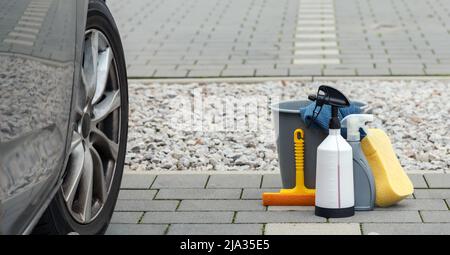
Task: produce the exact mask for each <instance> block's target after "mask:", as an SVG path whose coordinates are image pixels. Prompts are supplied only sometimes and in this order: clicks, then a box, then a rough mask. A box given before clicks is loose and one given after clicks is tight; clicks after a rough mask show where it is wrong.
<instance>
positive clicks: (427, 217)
mask: <svg viewBox="0 0 450 255" xmlns="http://www.w3.org/2000/svg"><path fill="white" fill-rule="evenodd" d="M420 215H422V219H423V222H448V223H450V211H421V212H420Z"/></svg>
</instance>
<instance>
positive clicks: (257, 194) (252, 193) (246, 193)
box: [241, 188, 280, 199]
mask: <svg viewBox="0 0 450 255" xmlns="http://www.w3.org/2000/svg"><path fill="white" fill-rule="evenodd" d="M278 191H280V189H274V188H266V189H251V188H250V189H244V190H243V192H242V197H241V199H262V193H264V192H278Z"/></svg>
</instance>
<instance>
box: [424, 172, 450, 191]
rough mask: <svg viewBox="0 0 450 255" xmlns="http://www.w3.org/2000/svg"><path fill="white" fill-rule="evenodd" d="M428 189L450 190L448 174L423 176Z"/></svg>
mask: <svg viewBox="0 0 450 255" xmlns="http://www.w3.org/2000/svg"><path fill="white" fill-rule="evenodd" d="M424 176H425V179H426V180H427V183H428V185H429V186H430V188H447V189H450V174H425V175H424Z"/></svg>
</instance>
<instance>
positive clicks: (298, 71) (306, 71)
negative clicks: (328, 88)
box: [289, 67, 322, 76]
mask: <svg viewBox="0 0 450 255" xmlns="http://www.w3.org/2000/svg"><path fill="white" fill-rule="evenodd" d="M289 75H290V76H311V75H322V69H321V68H317V69H312V68H295V67H292V68H289Z"/></svg>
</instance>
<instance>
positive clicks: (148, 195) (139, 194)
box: [119, 189, 157, 200]
mask: <svg viewBox="0 0 450 255" xmlns="http://www.w3.org/2000/svg"><path fill="white" fill-rule="evenodd" d="M156 191H157V190H141V189H138V190H126V189H123V190H120V192H119V199H143V200H151V199H153V198H154V197H155V194H156Z"/></svg>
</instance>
